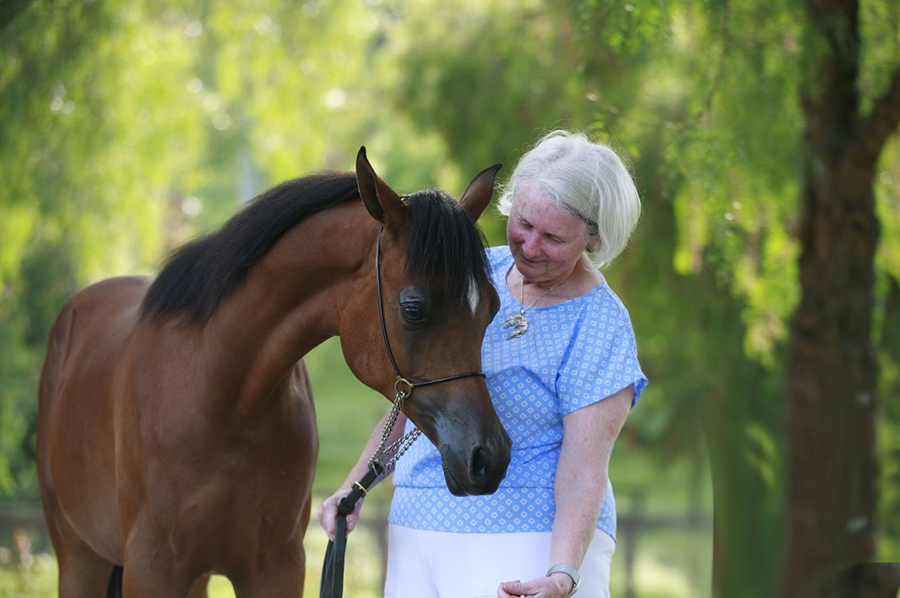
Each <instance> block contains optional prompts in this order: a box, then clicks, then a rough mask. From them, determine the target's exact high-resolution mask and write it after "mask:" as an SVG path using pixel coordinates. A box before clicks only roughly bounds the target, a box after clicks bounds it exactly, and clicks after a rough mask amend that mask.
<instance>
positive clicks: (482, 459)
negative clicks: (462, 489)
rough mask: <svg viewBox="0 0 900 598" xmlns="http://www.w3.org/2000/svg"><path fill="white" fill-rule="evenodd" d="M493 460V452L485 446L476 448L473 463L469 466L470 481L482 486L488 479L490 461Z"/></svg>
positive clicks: (473, 453)
mask: <svg viewBox="0 0 900 598" xmlns="http://www.w3.org/2000/svg"><path fill="white" fill-rule="evenodd" d="M490 458H491V452H490V451H489V450H488V449H487V448H486V447H483V446H479V447H476V448H475V450H474V451H472V462H471V463H470V466H469V479H471V480H472V483H474V484H481V483H482V482H484V479H485V478H486V477H487V468H488V461H489V460H490Z"/></svg>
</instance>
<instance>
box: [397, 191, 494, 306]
mask: <svg viewBox="0 0 900 598" xmlns="http://www.w3.org/2000/svg"><path fill="white" fill-rule="evenodd" d="M407 203H408V205H409V214H410V232H409V242H408V247H407V260H406V270H407V274H408V275H410V276H413V277H415V278H418V279H420V280H422V281H423V282H424V283H425V284H426V285H428V287H429V288H430V289H434V290H440V292H442V293H444V294H446V297H445V299H448V300H449V301H451V302H452V303H456V304H458V305H467V304H468V303H469V302H470V299H471V297H472V296H473V293H477V287H478V285H480V284H481V283H482V282H484V281H486V280H487V279H488V263H487V255H486V254H485V239H484V235H483V233H482V232H481V229H479V228H478V226H477V225H476V224H475V222H474V221H473V220H472V217H471V216H470V215H469V213H468V212H466V211H465V210H463V209H462V208H461V207H460V206H459V204H457V203H456V202H455V201H454V200H452V199H451V198H450V197H449V196H447V195H446V194H445V193H443V192H441V191H436V190H428V191H420V192H418V193H414V194H412V195H409V196H407ZM472 285H475V286H474V287H473V286H472Z"/></svg>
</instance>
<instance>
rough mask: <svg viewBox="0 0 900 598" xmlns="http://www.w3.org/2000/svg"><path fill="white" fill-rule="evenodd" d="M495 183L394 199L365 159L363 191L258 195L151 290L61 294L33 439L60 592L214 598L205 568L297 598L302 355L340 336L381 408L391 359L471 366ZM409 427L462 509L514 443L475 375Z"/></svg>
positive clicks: (413, 365) (308, 436)
mask: <svg viewBox="0 0 900 598" xmlns="http://www.w3.org/2000/svg"><path fill="white" fill-rule="evenodd" d="M498 169H499V165H496V166H494V167H491V168H488V169H485V170H484V171H482V172H481V173H480V174H478V175H477V176H476V177H475V178H474V179H473V180H472V182H471V183H470V185H469V187H468V188H467V189H466V192H465V193H464V194H463V197H462V199H461V200H460V202H459V204H457V203H456V202H454V201H453V200H452V199H450V198H449V197H448V196H447V195H445V194H444V193H442V192H439V191H420V192H417V193H413V194H410V195H407V196H405V197H404V198H401V197H400V196H398V194H397V193H396V192H394V191H393V190H392V189H391V188H390V187H389V186H388V185H387V184H386V183H385V182H384V181H382V180H381V178H380V177H378V175H377V174H376V173H375V171H374V170H373V169H372V167H371V165H370V164H369V161H368V160H367V158H366V154H365V148H362V149H361V150H360V153H359V155H358V156H357V160H356V173H355V176H354V173H327V174H319V175H312V176H309V177H306V178H300V179H296V180H293V181H289V182H286V183H283V184H281V185H279V186H277V187H275V188H273V189H271V190H269V191H268V192H266V193H264V194H262V195H260V196H259V197H258V198H256V200H254V202H252V203H251V204H250V205H249V206H248V207H246V208H245V209H244V210H242V211H241V212H239V213H238V214H237V215H236V216H234V217H233V218H232V219H231V220H229V221H228V222H227V223H226V224H225V225H224V226H223V227H222V228H221V229H220V230H219V231H218V232H216V233H214V234H211V235H209V236H207V237H204V238H201V239H199V240H197V241H194V242H192V243H189V244H188V245H186V246H184V247H183V248H181V249H180V250H178V251H177V252H176V253H175V254H174V255H173V256H172V257H171V258H170V260H169V261H168V262H167V264H166V265H165V267H164V268H163V269H162V271H161V272H160V274H159V276H158V277H157V278H156V279H155V280H150V279H148V278H142V277H127V278H114V279H109V280H105V281H102V282H99V283H97V284H95V285H93V286H90V287H88V288H87V289H85V290H83V291H81V292H80V293H78V294H77V295H76V296H75V297H74V298H73V299H71V300H70V301H69V302H68V303H67V304H66V305H65V307H64V308H63V309H62V311H61V313H60V314H59V316H58V317H57V319H56V322H55V323H54V325H53V328H52V330H51V332H50V338H49V342H48V348H47V357H46V360H45V363H44V369H43V373H42V376H41V382H40V407H39V419H38V436H37V459H38V463H37V464H38V473H39V478H40V484H41V496H42V503H43V508H44V514H45V517H46V521H47V526H48V529H49V532H50V536H51V539H52V541H53V545H54V548H55V549H56V555H57V558H58V561H59V595H60V597H61V598H80V597H87V596H92V597H96V596H102V595H104V592H110V593H111V594H115V595H119V593H121V594H122V595H124V596H126V597H127V598H137V597H154V598H156V597H167V598H168V597H180V596H188V595H190V596H192V597H196V596H205V595H206V582H207V580H208V579H209V576H210V575H211V574H213V573H218V574H222V575H225V576H227V577H228V578H229V579H230V580H231V582H232V584H233V586H234V588H235V591H236V594H237V596H239V597H240V598H257V597H262V596H266V597H273V596H274V597H278V596H294V597H299V596H301V595H302V592H303V581H304V573H305V571H304V569H305V554H304V550H303V544H302V542H303V536H304V533H305V531H306V527H307V524H308V522H309V516H310V501H311V496H310V494H311V488H312V479H313V472H314V467H315V462H316V455H317V453H318V436H317V432H316V425H315V412H314V406H313V401H312V395H311V390H310V385H309V379H308V376H307V373H306V370H305V368H304V366H303V362H302V361H301V358H302V357H303V355H304V354H306V353H307V352H308V351H309V350H310V349H312V348H313V347H315V346H316V345H318V344H319V343H321V342H322V341H324V340H325V339H326V338H328V337H331V336H335V335H338V336H340V342H341V347H342V350H343V353H344V356H345V358H346V360H347V363H348V365H349V366H350V369H351V370H352V371H353V373H354V375H356V376H357V377H358V378H359V379H360V380H361V381H362V382H363V383H365V384H366V385H368V386H370V387H372V388H373V389H375V390H377V391H379V392H381V393H382V394H384V395H385V396H386V397H388V398H389V399H390V397H392V396H394V395H393V390H394V385H395V375H394V372H393V370H392V365H391V362H390V359H393V358H395V359H396V362H397V364H398V365H399V367H400V369H401V371H403V372H404V374H405V375H406V376H408V377H409V379H410V380H424V379H437V378H441V377H446V376H453V375H454V374H458V373H459V372H469V371H472V370H480V365H481V342H482V339H483V335H484V331H485V329H486V327H487V325H488V323H489V322H490V321H491V319H492V318H493V316H494V314H495V313H496V311H497V309H498V306H499V299H498V296H497V294H496V292H495V290H494V289H493V287H492V285H491V283H490V281H489V280H488V278H487V275H486V273H485V272H486V261H485V260H486V257H485V253H484V245H483V238H482V236H481V234H480V232H479V231H478V229H477V226H476V224H475V221H476V220H477V218H478V216H479V215H480V214H481V212H482V211H483V210H484V209H485V207H486V206H487V204H488V203H489V201H490V198H491V195H492V193H493V186H494V176H495V174H496V172H497V170H498ZM379 231H381V232H379ZM376 238H379V242H378V243H379V245H380V252H381V253H380V259H381V272H380V273H377V272H376V269H375V263H376V251H377V250H376ZM376 278H377V279H376ZM378 285H380V288H381V296H382V297H383V301H384V306H385V307H384V313H383V322H384V333H383V332H382V323H381V322H380V321H379V317H378V307H377V306H378V297H377V296H376V288H377V286H378ZM383 334H384V338H383V336H382V335H383ZM388 338H390V341H389V342H390V345H392V346H393V357H392V358H389V356H388V354H387V353H388V351H389V350H390V349H389V348H388V349H387V350H386V347H385V341H387V340H388ZM403 411H404V412H405V413H406V415H407V416H408V417H409V419H410V420H412V421H413V422H414V423H415V424H416V425H417V426H418V427H419V428H420V429H421V430H422V431H423V433H424V435H425V436H426V437H427V439H428V440H430V441H431V442H433V443H434V444H435V445H436V446H437V447H439V449H440V452H441V455H442V458H443V467H444V473H445V476H446V481H447V484H448V487H449V489H450V490H451V491H452V492H453V493H454V494H457V495H467V494H485V493H491V492H493V491H495V490H496V489H497V487H498V485H499V483H500V481H501V479H502V478H503V476H504V475H505V472H506V467H507V465H508V463H509V456H510V440H509V437H508V436H507V434H506V432H505V431H504V430H503V427H502V425H501V423H500V420H499V419H498V417H497V414H496V412H495V411H494V409H493V405H492V403H491V399H490V396H489V394H488V389H487V386H486V385H485V382H484V379H483V377H478V376H469V377H465V378H461V379H453V380H452V381H449V382H447V383H445V384H433V385H430V386H426V387H423V388H421V389H417V390H416V392H415V393H414V394H413V395H412V396H411V397H409V398H408V399H407V400H406V401H405V402H404V403H403Z"/></svg>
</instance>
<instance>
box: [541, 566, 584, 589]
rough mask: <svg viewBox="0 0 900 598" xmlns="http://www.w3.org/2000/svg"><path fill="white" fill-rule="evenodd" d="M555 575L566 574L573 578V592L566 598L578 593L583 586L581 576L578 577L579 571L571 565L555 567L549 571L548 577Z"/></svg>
mask: <svg viewBox="0 0 900 598" xmlns="http://www.w3.org/2000/svg"><path fill="white" fill-rule="evenodd" d="M554 573H565V574H566V575H568V576H569V577H571V578H572V591H571V592H569V593H568V595H567V596H566V598H569V596H571V595H572V594H574V593H575V592H577V591H578V586H579V585H580V584H581V576H580V575H578V569H576V568H575V567H573V566H572V565H570V564H569V563H560V564H559V565H553V566H552V567H550V568H549V569H548V570H547V577H550V576H551V575H552V574H554Z"/></svg>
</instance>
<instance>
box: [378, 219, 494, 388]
mask: <svg viewBox="0 0 900 598" xmlns="http://www.w3.org/2000/svg"><path fill="white" fill-rule="evenodd" d="M383 232H384V226H382V227H381V228H379V229H378V240H377V241H375V285H376V286H377V288H378V317H379V318H380V319H381V336H382V337H383V338H384V346H385V348H386V349H387V354H388V357H390V358H391V365H392V366H393V368H394V373H395V374H397V380H396V382H394V390H396V391H398V392H399V391H400V390H401V388H400V387H401V386H407V387H408V391H406V392H404V394H405V395H406V396H409V395H410V394H412V390H413V389H414V388H419V387H421V386H430V385H432V384H441V383H442V382H450V381H451V380H459V379H460V378H471V377H472V376H481V377H482V378H484V372H482V371H477V372H465V373H462V374H454V375H452V376H446V377H444V378H434V379H433V380H424V381H421V382H410V381H409V380H408V379H406V378H404V377H403V374H401V373H400V368H399V367H398V366H397V360H396V359H394V352H393V351H391V341H390V339H388V332H387V325H386V324H385V323H384V299H383V297H382V294H381V233H383Z"/></svg>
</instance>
